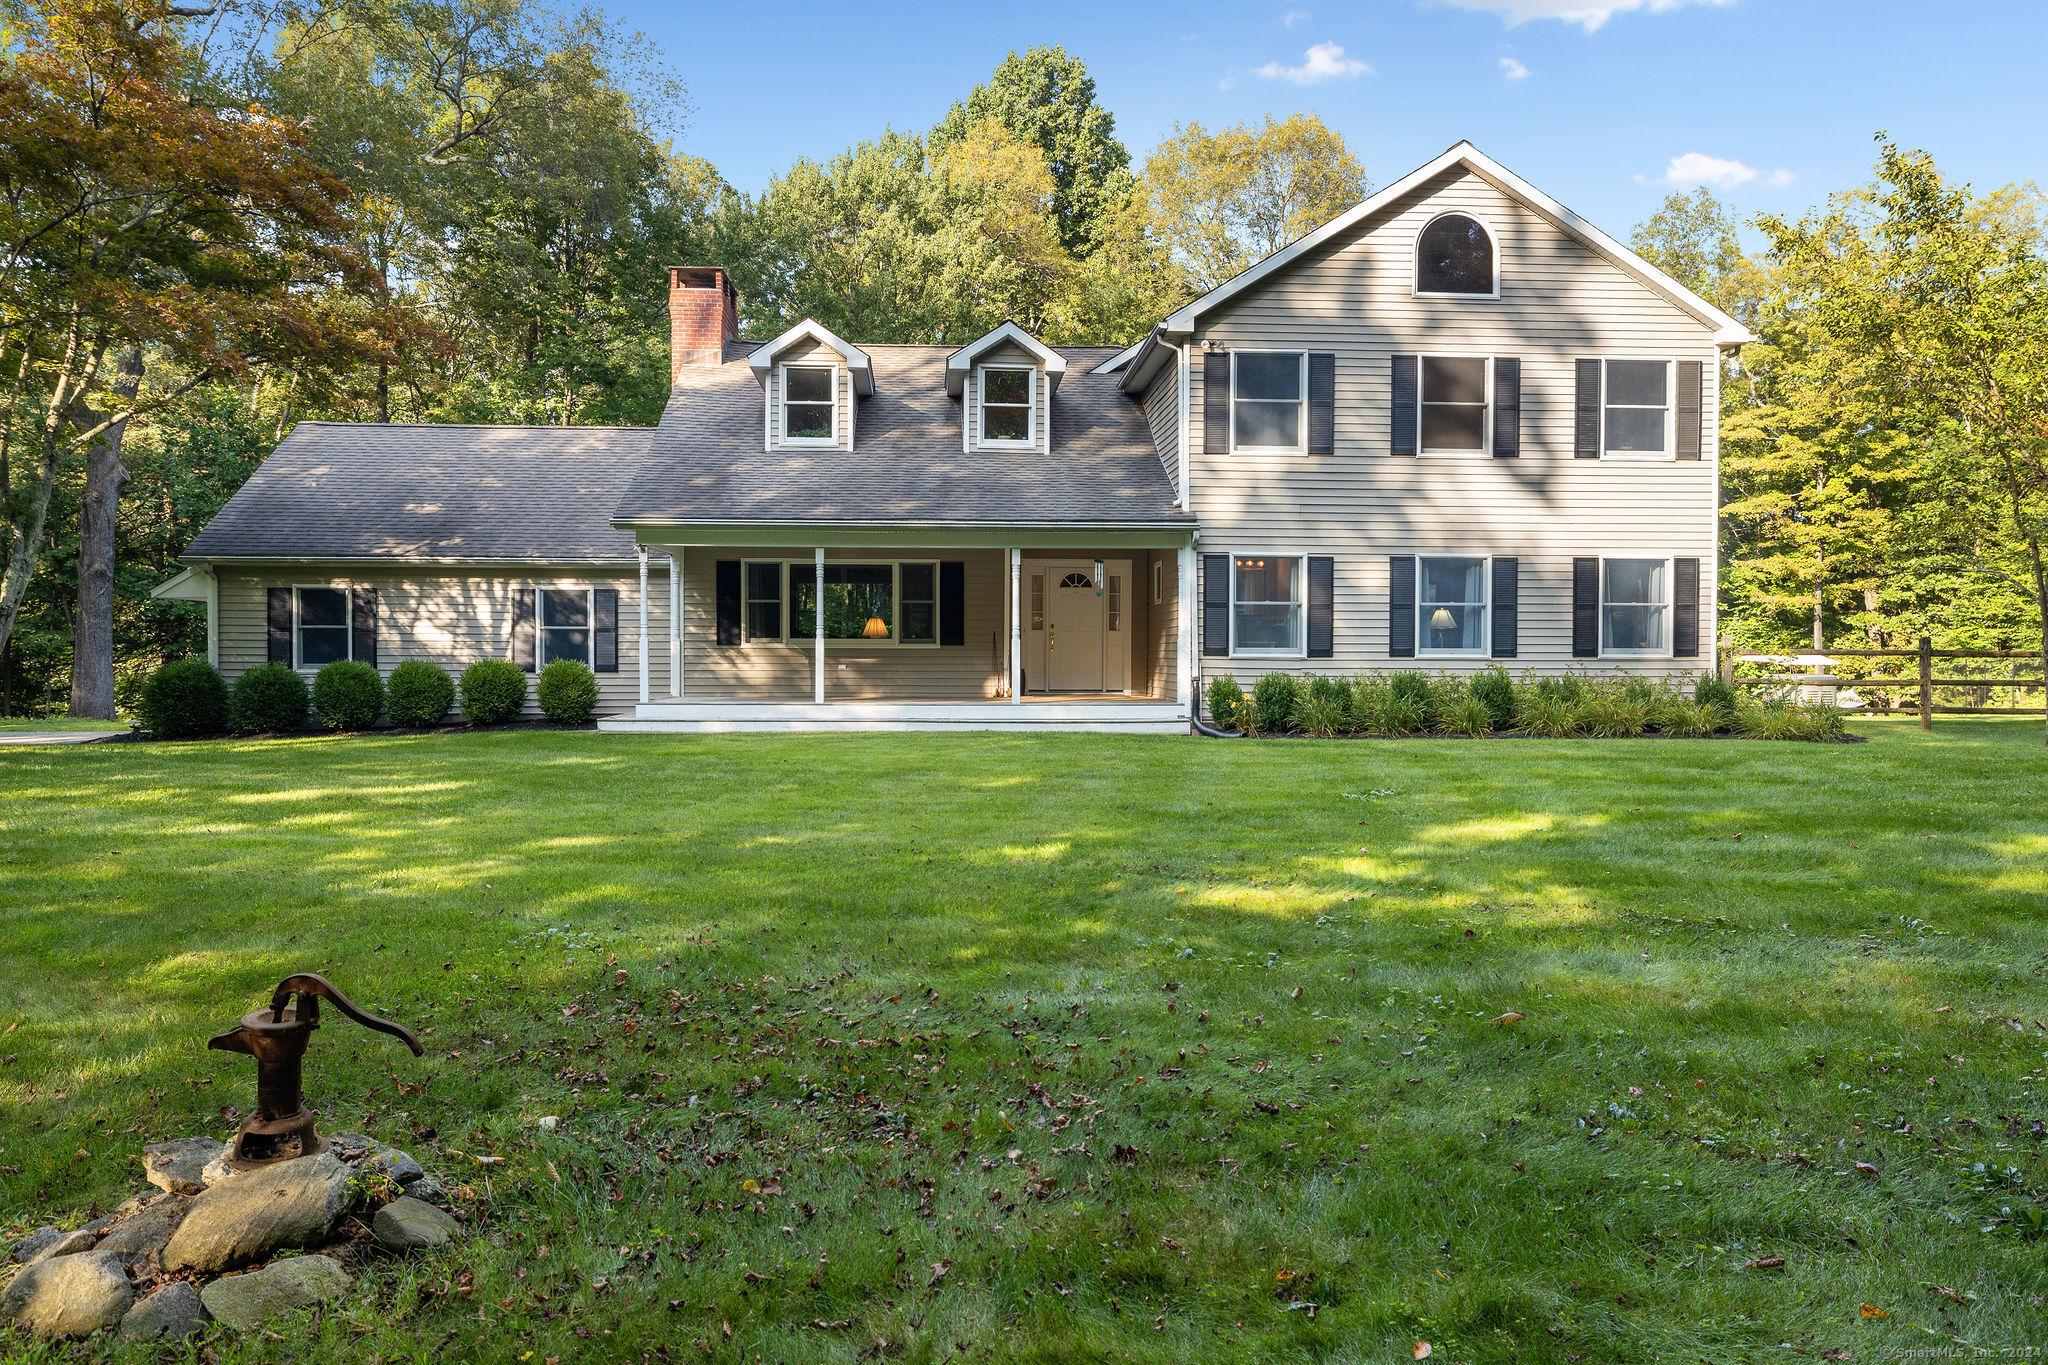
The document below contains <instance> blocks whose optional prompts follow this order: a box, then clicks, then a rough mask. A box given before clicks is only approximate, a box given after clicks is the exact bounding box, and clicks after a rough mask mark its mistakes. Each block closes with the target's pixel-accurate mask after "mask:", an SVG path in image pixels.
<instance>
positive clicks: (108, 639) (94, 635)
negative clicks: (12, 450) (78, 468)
mask: <svg viewBox="0 0 2048 1365" xmlns="http://www.w3.org/2000/svg"><path fill="white" fill-rule="evenodd" d="M141 387H142V351H141V350H140V349H139V348H137V347H132V346H131V347H130V348H128V349H127V350H125V351H123V352H122V353H121V359H120V368H119V371H118V376H117V377H116V378H115V380H114V393H115V395H116V401H117V402H118V403H119V405H120V408H121V409H125V408H127V407H128V406H129V405H130V404H131V403H133V402H134V400H135V393H136V390H138V389H140V388H141ZM104 420H106V418H105V415H103V414H96V415H94V416H92V417H90V418H89V419H88V421H89V423H90V424H93V425H97V424H98V423H99V422H102V421H104ZM127 432H128V424H127V423H126V422H123V423H121V424H120V425H119V426H117V427H111V428H109V429H108V430H107V431H106V432H105V433H104V434H103V435H102V436H101V437H100V438H99V439H98V440H97V441H94V442H93V443H92V445H91V446H90V447H89V448H88V449H87V450H86V452H85V497H84V500H83V501H82V503H81V504H80V506H79V512H78V612H77V616H76V621H75V623H74V625H73V627H72V635H71V714H72V715H73V716H76V717H78V718H80V719H86V720H112V719H113V718H114V549H115V534H114V533H115V530H116V528H117V526H118V524H119V522H120V516H121V492H122V490H123V489H125V488H127V487H128V469H127V467H126V466H125V465H123V464H122V463H121V444H122V441H123V440H124V439H125V437H126V436H127Z"/></svg>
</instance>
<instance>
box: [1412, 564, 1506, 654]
mask: <svg viewBox="0 0 2048 1365" xmlns="http://www.w3.org/2000/svg"><path fill="white" fill-rule="evenodd" d="M1488 577H1489V575H1488V574H1487V572H1486V559H1485V558H1484V557H1483V556H1471V555H1419V556H1417V557H1416V560H1415V636H1416V638H1415V644H1416V650H1415V652H1416V653H1417V654H1418V655H1429V654H1438V655H1443V654H1454V655H1455V654H1484V653H1486V652H1487V648H1488V641H1487V633H1486V629H1487V620H1486V618H1487V615H1488V613H1487V605H1488V604H1487V589H1488V582H1487V580H1488Z"/></svg>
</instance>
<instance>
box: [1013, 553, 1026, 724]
mask: <svg viewBox="0 0 2048 1365" xmlns="http://www.w3.org/2000/svg"><path fill="white" fill-rule="evenodd" d="M1023 583H1024V552H1023V551H1022V550H1020V549H1018V548H1017V547H1016V546H1014V545H1013V546H1011V547H1010V705H1012V706H1021V705H1023V703H1024V649H1023V644H1024V619H1023V606H1024V603H1023V597H1022V593H1023Z"/></svg>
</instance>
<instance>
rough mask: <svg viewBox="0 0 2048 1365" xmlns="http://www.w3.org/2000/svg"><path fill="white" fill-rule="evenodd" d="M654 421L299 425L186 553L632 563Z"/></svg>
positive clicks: (243, 556) (196, 555) (204, 555)
mask: <svg viewBox="0 0 2048 1365" xmlns="http://www.w3.org/2000/svg"><path fill="white" fill-rule="evenodd" d="M652 435H653V433H652V431H651V430H649V429H648V428H646V427H501V426H400V425H388V426H387V425H383V424H380V423H355V422H301V423H299V425H298V426H297V427H295V428H293V429H292V433H291V435H289V436H287V437H285V439H284V440H283V441H282V442H281V443H280V444H279V445H278V447H277V449H276V450H274V451H272V452H271V455H270V458H269V459H267V460H265V461H264V462H263V464H262V467H261V468H259V469H258V470H257V471H256V473H255V474H254V475H252V476H251V477H250V479H249V481H248V482H247V483H245V484H243V485H242V487H241V489H240V491H238V492H237V493H236V494H235V495H234V497H232V498H230V499H228V505H227V506H226V507H223V508H222V509H221V510H220V513H219V515H217V516H215V517H214V519H213V520H212V521H210V522H208V523H207V525H206V529H205V530H203V531H201V532H200V533H199V535H198V536H197V538H195V539H194V540H193V541H192V543H191V545H189V546H188V547H186V550H185V557H186V558H190V559H261V558H282V559H430V560H431V559H447V560H473V561H493V560H496V561H506V560H513V561H517V560H534V561H560V562H575V561H581V560H593V559H599V560H612V559H617V560H629V559H632V558H633V557H634V548H633V537H632V535H631V534H630V533H629V532H625V531H620V530H617V529H616V528H614V527H613V526H612V523H611V518H612V509H613V507H614V506H616V505H617V503H618V500H619V494H620V493H621V492H622V491H623V490H624V489H625V487H626V485H627V483H628V482H629V481H630V480H631V479H632V477H633V475H634V473H635V471H636V470H637V469H638V468H639V466H640V463H641V461H642V459H644V458H645V456H646V453H647V443H648V439H649V437H650V436H652Z"/></svg>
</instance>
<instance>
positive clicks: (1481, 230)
mask: <svg viewBox="0 0 2048 1365" xmlns="http://www.w3.org/2000/svg"><path fill="white" fill-rule="evenodd" d="M1499 265H1500V260H1499V255H1498V253H1497V252H1496V250H1495V249H1494V244H1493V234H1492V233H1490V232H1488V231H1487V230H1486V227H1485V225H1484V224H1482V223H1481V222H1480V221H1479V220H1478V219H1476V218H1472V217H1468V216H1467V215H1465V214H1462V213H1446V214H1443V215H1441V216H1440V217H1437V218H1432V219H1431V220H1430V221H1429V223H1428V224H1427V225H1426V226H1424V228H1423V229H1422V232H1421V234H1420V235H1419V236H1417V237H1416V239H1415V292H1416V293H1417V294H1448V295H1454V296H1464V297H1469V298H1498V297H1499V296H1500V270H1499Z"/></svg>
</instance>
